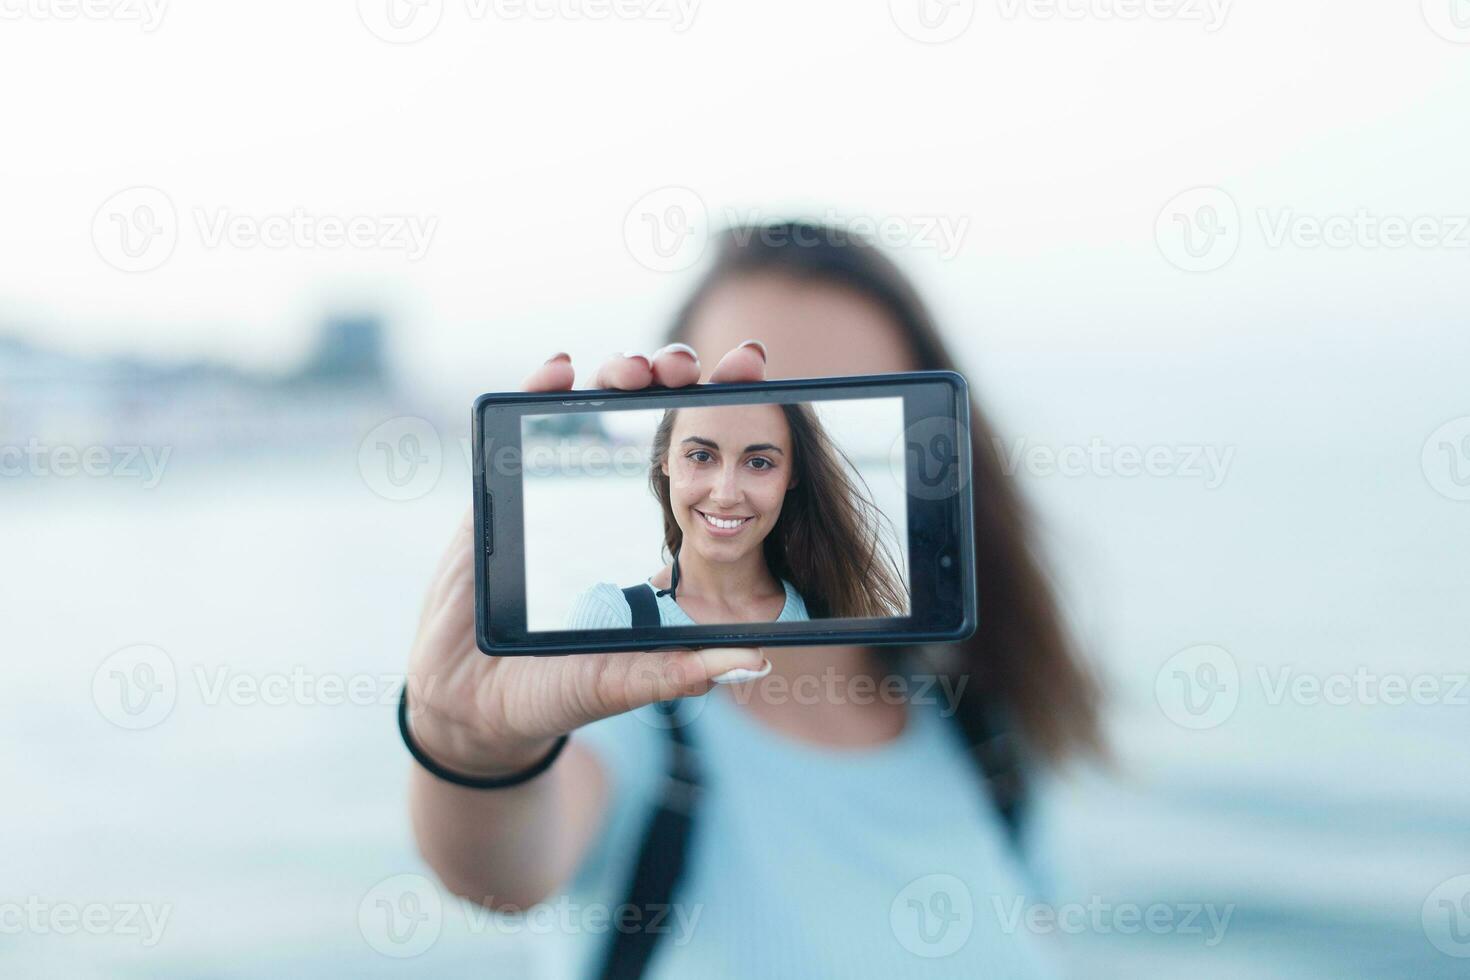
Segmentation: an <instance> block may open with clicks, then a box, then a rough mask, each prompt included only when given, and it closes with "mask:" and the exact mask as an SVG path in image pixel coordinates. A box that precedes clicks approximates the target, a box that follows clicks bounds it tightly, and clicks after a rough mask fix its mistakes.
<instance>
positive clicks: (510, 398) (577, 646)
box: [471, 371, 977, 656]
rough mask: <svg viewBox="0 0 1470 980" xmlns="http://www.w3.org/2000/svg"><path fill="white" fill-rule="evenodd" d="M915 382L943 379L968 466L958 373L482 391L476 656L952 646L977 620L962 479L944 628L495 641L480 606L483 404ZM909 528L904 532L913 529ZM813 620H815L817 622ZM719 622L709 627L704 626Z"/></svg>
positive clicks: (964, 388) (741, 627) (477, 408)
mask: <svg viewBox="0 0 1470 980" xmlns="http://www.w3.org/2000/svg"><path fill="white" fill-rule="evenodd" d="M915 381H929V382H933V381H942V382H944V383H946V384H948V385H950V386H951V387H953V388H954V390H955V393H956V395H957V396H958V402H959V405H960V410H959V411H957V412H956V413H955V419H954V421H955V425H956V436H957V441H958V450H959V454H960V464H961V465H962V466H963V467H965V469H966V470H967V471H968V470H969V468H970V467H971V465H972V460H971V458H970V457H971V442H970V440H971V434H970V415H969V385H968V384H967V383H966V381H965V379H964V376H963V375H961V374H959V373H957V372H954V371H909V372H896V373H892V374H865V375H844V376H841V377H833V378H786V379H780V380H775V381H751V382H730V383H720V384H697V385H686V386H684V387H682V388H663V387H659V386H651V387H648V388H640V389H637V390H634V391H620V390H616V389H602V388H585V389H583V388H578V389H572V390H570V391H548V392H520V391H510V392H491V393H488V394H483V395H481V396H480V397H478V398H476V399H475V404H474V408H473V409H472V413H473V415H472V419H471V429H472V432H473V443H474V446H473V457H472V459H473V469H474V525H475V527H474V531H475V539H474V548H475V641H476V643H477V645H478V646H479V648H480V651H481V652H482V653H485V654H488V655H492V656H561V655H565V654H569V653H616V652H619V651H624V650H675V649H679V650H698V649H704V648H709V647H730V646H824V645H830V644H837V643H853V644H861V645H864V646H880V645H895V644H905V645H906V644H915V643H953V642H958V641H960V640H964V639H966V638H968V637H969V636H971V635H972V634H973V633H974V632H975V627H976V619H977V612H976V610H977V599H976V594H975V559H974V553H975V547H974V507H973V500H972V497H971V494H972V489H971V482H972V481H971V480H968V479H967V480H965V481H964V484H963V487H962V489H961V491H960V498H961V504H962V505H961V506H960V507H958V508H957V509H958V514H957V520H958V526H957V527H955V528H954V529H953V530H955V531H956V532H957V534H956V537H957V539H958V540H957V541H956V542H955V543H956V545H957V548H956V552H957V561H956V565H957V568H958V571H959V574H960V576H961V586H960V588H961V595H962V599H963V602H964V610H965V611H964V616H963V619H962V621H961V622H960V623H959V624H957V625H956V626H955V627H954V628H953V629H950V630H925V629H923V628H902V627H900V628H897V629H853V628H837V629H831V630H814V631H812V632H804V633H801V634H799V635H798V634H789V633H784V634H770V633H765V632H763V631H762V630H761V629H760V628H759V626H757V624H753V623H732V624H729V625H730V629H728V630H722V631H720V632H718V633H717V634H714V635H710V636H704V637H700V638H688V637H686V638H682V639H671V638H669V637H668V636H664V637H663V638H662V639H659V638H655V637H651V636H649V635H648V634H647V633H644V632H643V631H641V630H637V629H632V628H630V629H626V630H618V631H617V633H619V634H623V633H626V634H627V636H628V639H627V640H622V639H621V638H619V639H602V640H589V641H585V642H575V641H567V640H565V639H556V640H553V641H547V642H527V643H496V642H493V641H492V639H491V638H490V635H489V623H488V621H487V618H486V616H487V611H488V609H489V602H490V597H489V595H488V594H487V593H488V573H487V568H486V565H487V562H488V559H489V554H490V553H491V551H492V550H493V548H494V544H493V541H491V540H488V539H487V533H486V532H487V528H486V523H485V522H486V519H487V514H486V512H485V511H486V508H485V504H484V501H485V489H486V488H485V455H484V454H485V439H484V432H483V426H482V423H481V414H482V410H483V409H484V407H485V406H486V405H504V404H513V405H537V404H546V403H554V404H566V405H569V406H571V405H584V404H585V405H589V406H591V405H592V404H593V403H607V402H617V401H628V400H634V399H646V398H648V397H650V396H655V397H657V396H665V395H667V396H669V397H677V396H680V395H690V394H698V393H702V392H704V393H707V392H711V391H719V392H741V391H752V392H775V391H789V392H798V391H799V392H812V393H813V395H814V396H816V397H813V398H812V399H809V400H813V401H815V400H820V393H821V392H823V391H834V390H839V391H840V390H844V389H851V388H885V387H892V386H896V385H902V384H911V383H913V382H915ZM912 533H913V532H912V530H910V534H912ZM816 622H820V620H816ZM723 625H725V624H709V627H708V628H710V629H715V628H716V627H717V626H723ZM657 629H658V631H659V633H660V634H663V633H666V632H667V630H668V629H669V627H658V628H657Z"/></svg>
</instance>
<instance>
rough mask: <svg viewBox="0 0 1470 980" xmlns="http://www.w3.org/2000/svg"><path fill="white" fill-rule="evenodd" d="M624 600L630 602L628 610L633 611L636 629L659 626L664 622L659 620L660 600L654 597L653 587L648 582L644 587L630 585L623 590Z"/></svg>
mask: <svg viewBox="0 0 1470 980" xmlns="http://www.w3.org/2000/svg"><path fill="white" fill-rule="evenodd" d="M623 598H624V599H627V600H628V608H629V609H631V610H633V626H634V627H635V628H642V627H645V626H658V625H659V624H660V623H661V622H662V620H661V619H660V618H659V614H658V598H657V597H656V596H655V595H654V592H653V586H651V585H649V584H648V583H646V582H645V583H644V584H642V585H630V586H628V587H627V588H626V589H624V590H623Z"/></svg>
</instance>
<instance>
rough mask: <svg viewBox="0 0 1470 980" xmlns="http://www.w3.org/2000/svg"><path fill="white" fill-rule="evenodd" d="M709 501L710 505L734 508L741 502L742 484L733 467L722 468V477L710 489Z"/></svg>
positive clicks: (717, 478) (716, 479)
mask: <svg viewBox="0 0 1470 980" xmlns="http://www.w3.org/2000/svg"><path fill="white" fill-rule="evenodd" d="M709 499H710V503H713V504H716V505H717V506H722V507H726V506H729V507H733V506H734V505H735V504H736V503H738V502H739V501H740V484H739V480H738V479H737V476H736V473H735V468H734V467H733V466H724V467H721V468H720V475H719V476H717V477H716V478H715V482H714V484H713V485H712V486H711V487H710V490H709Z"/></svg>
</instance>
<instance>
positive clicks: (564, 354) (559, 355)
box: [546, 351, 572, 364]
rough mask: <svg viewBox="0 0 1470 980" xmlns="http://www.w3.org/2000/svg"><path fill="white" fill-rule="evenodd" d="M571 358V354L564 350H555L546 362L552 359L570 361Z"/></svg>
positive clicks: (548, 362)
mask: <svg viewBox="0 0 1470 980" xmlns="http://www.w3.org/2000/svg"><path fill="white" fill-rule="evenodd" d="M571 359H572V355H570V354H568V353H567V352H566V351H557V352H556V353H555V354H552V355H551V356H550V357H548V358H547V359H546V363H547V364H550V363H551V362H552V361H570V360H571Z"/></svg>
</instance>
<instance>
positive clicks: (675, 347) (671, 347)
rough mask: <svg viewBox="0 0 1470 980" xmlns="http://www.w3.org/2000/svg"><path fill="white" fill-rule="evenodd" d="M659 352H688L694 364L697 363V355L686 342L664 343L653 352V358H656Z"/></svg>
mask: <svg viewBox="0 0 1470 980" xmlns="http://www.w3.org/2000/svg"><path fill="white" fill-rule="evenodd" d="M660 354H688V355H689V356H690V357H691V358H692V359H693V360H694V363H695V364H698V363H699V355H698V354H696V353H695V352H694V348H693V347H690V346H689V345H688V344H665V345H664V346H662V347H660V348H659V349H658V350H656V351H654V352H653V357H654V360H657V359H658V356H659V355H660Z"/></svg>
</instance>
